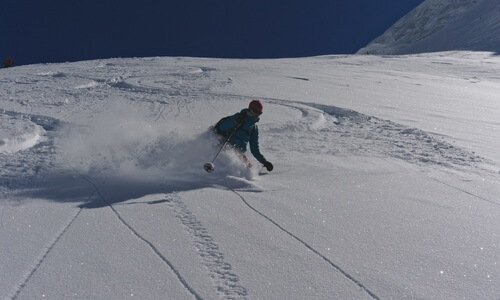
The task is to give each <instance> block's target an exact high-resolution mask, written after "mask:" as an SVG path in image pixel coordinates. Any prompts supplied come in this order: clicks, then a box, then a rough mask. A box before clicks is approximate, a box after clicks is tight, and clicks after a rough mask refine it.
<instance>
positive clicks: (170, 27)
mask: <svg viewBox="0 0 500 300" xmlns="http://www.w3.org/2000/svg"><path fill="white" fill-rule="evenodd" d="M2 2H3V3H2V12H3V13H2V16H1V18H0V36H1V37H2V38H1V40H2V41H1V43H0V59H1V60H4V59H5V58H7V57H8V56H11V57H12V58H13V59H14V63H15V64H16V65H22V64H32V63H45V62H64V61H79V60H87V59H96V58H110V57H145V56H197V57H223V58H276V57H303V56H314V55H324V54H350V53H354V52H356V51H357V50H358V49H359V48H361V47H363V46H365V45H366V44H367V43H368V42H370V41H371V40H373V39H374V38H375V37H377V36H378V35H380V34H381V33H383V32H384V31H385V30H386V29H387V28H388V27H389V26H391V25H392V24H394V22H396V21H397V20H398V19H399V18H400V17H402V16H403V15H405V14H406V13H408V12H409V11H410V10H412V9H413V8H414V7H416V6H417V5H418V4H420V3H421V2H423V0H376V1H374V0H352V1H346V0H343V1H336V0H311V1H306V0H300V1H298V0H297V1H296V0H288V1H281V0H266V1H261V0H254V1H251V0H246V1H243V0H212V1H206V0H205V1H202V0H198V1H195V0H141V1H130V0H120V1H118V0H87V1H71V0H6V1H2Z"/></svg>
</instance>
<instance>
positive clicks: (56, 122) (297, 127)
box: [0, 60, 500, 299]
mask: <svg viewBox="0 0 500 300" xmlns="http://www.w3.org/2000/svg"><path fill="white" fill-rule="evenodd" d="M146 61H147V60H138V61H137V62H135V61H133V60H131V61H127V64H124V65H118V64H114V63H112V62H106V63H102V62H99V63H98V65H96V66H95V67H93V68H91V69H90V70H85V71H86V72H87V73H84V74H87V76H84V75H80V74H79V72H81V70H79V69H78V68H75V69H74V70H72V69H71V68H70V67H68V69H67V70H65V69H64V67H62V68H61V69H62V70H61V71H57V72H44V73H38V74H35V75H34V76H33V77H20V78H16V79H15V80H14V83H16V85H14V87H13V88H12V90H10V91H8V94H6V95H4V96H5V98H6V99H10V98H12V100H8V101H12V102H14V101H18V99H19V98H20V99H22V101H20V103H21V104H22V105H21V107H17V108H16V107H14V108H11V109H12V110H9V111H6V110H3V114H4V115H6V116H10V117H13V118H25V117H26V118H27V119H29V120H30V121H31V122H33V123H34V124H36V125H38V126H41V127H42V128H43V129H44V130H45V131H46V133H45V134H46V136H45V137H44V138H45V139H44V140H41V141H40V142H39V143H38V144H36V145H35V146H33V147H31V148H29V149H24V150H22V151H19V152H17V153H14V154H10V155H5V154H0V188H2V189H3V188H5V187H7V188H20V187H23V186H25V185H27V184H29V182H30V181H31V180H32V178H33V177H35V176H37V175H39V174H43V171H45V170H47V169H49V168H51V167H53V166H54V157H55V156H56V155H57V152H58V151H59V148H58V145H57V144H56V140H57V137H55V136H56V133H57V131H58V129H60V127H62V126H63V125H64V124H63V122H66V121H67V120H72V119H73V118H75V117H76V116H78V115H83V114H84V113H90V114H92V113H94V112H95V113H96V114H97V113H99V109H100V108H101V107H103V106H105V105H106V104H107V103H108V100H109V99H110V98H115V99H120V100H123V103H124V104H123V105H124V106H129V107H132V109H134V110H137V113H138V114H139V112H140V113H144V112H145V113H146V114H147V115H148V117H149V119H150V120H153V121H154V122H163V121H165V123H166V122H167V121H168V119H169V118H179V117H180V118H186V119H189V120H188V121H189V122H193V123H195V122H198V123H195V124H200V123H203V125H207V124H205V123H207V122H208V121H209V119H207V120H201V121H200V120H195V121H193V120H192V119H193V118H195V117H196V116H199V115H197V114H195V113H193V111H195V110H206V109H209V110H210V111H211V112H214V111H215V112H217V113H220V114H226V113H227V107H225V105H227V104H229V106H231V107H236V106H237V105H238V104H240V103H245V102H246V101H248V99H249V97H248V96H242V95H230V94H217V93H215V92H213V90H214V87H221V86H222V87H223V86H225V85H228V84H230V83H231V79H230V78H227V77H217V76H212V74H211V71H213V70H215V69H212V68H209V67H200V66H194V65H193V66H183V67H169V68H167V71H165V69H162V70H161V72H159V73H158V74H151V72H152V71H150V72H149V73H146V74H142V73H144V71H141V70H134V67H135V66H134V64H136V63H137V65H139V64H142V63H144V62H146ZM213 73H215V72H213ZM289 77H290V78H293V79H297V80H300V81H308V80H309V79H307V78H305V77H297V76H289ZM44 83H46V84H44ZM47 86H50V87H52V89H46V87H47ZM68 86H72V87H73V89H69V88H68ZM26 87H30V88H29V89H27V88H26ZM0 93H1V92H0ZM34 93H37V94H40V95H44V97H46V98H47V99H50V100H45V101H46V102H45V103H44V106H49V107H50V109H54V108H57V107H61V106H64V108H65V109H64V110H61V111H62V113H61V114H60V115H59V114H58V113H57V112H54V111H52V112H51V114H50V115H51V117H49V116H44V115H42V114H40V115H35V114H33V107H34V106H35V104H36V102H35V101H36V99H31V98H30V97H31V95H33V94H34ZM11 94H12V95H16V97H13V96H11ZM256 98H259V99H263V100H264V101H265V102H266V107H267V108H274V109H275V110H277V111H281V112H282V114H283V115H287V117H288V119H286V120H285V121H281V122H270V123H265V124H263V125H259V129H260V130H261V132H263V134H262V135H261V139H262V140H263V143H262V144H263V145H265V147H266V149H265V150H266V152H267V151H269V152H271V153H273V155H274V156H275V157H280V155H283V154H285V153H286V152H300V153H303V154H310V153H311V154H321V155H325V154H326V155H333V156H341V155H344V154H345V155H359V156H376V157H381V158H387V157H393V158H397V159H400V160H402V161H405V162H408V163H411V164H417V165H424V166H439V167H449V168H457V169H460V168H463V167H467V168H469V170H470V167H473V168H475V167H479V165H480V164H481V163H487V161H486V160H485V159H483V158H481V157H478V156H476V155H475V154H474V153H472V152H470V151H468V150H466V149H463V148H460V147H457V146H455V145H453V144H451V143H450V142H447V141H446V140H445V139H444V138H442V137H437V136H435V135H432V134H429V133H427V132H424V131H422V130H420V129H417V128H412V127H408V126H404V125H401V124H397V123H394V122H392V121H388V120H383V119H380V118H377V117H373V116H369V115H364V114H361V113H358V112H356V111H353V110H349V109H343V108H340V107H335V106H328V105H321V104H314V103H310V102H307V103H306V102H301V101H291V100H284V99H277V98H265V97H256ZM6 101H7V100H6ZM211 101H212V102H214V103H216V104H217V105H220V106H217V107H219V108H220V107H223V108H224V111H221V110H218V109H217V107H214V106H212V105H213V104H212V102H211ZM332 102H333V101H332ZM234 103H236V104H234ZM35 107H36V106H35ZM50 109H49V111H50ZM14 110H18V111H23V110H24V111H25V112H24V113H22V112H17V111H14ZM289 111H294V112H298V114H297V115H298V117H297V115H292V114H290V113H289ZM0 113H1V111H0ZM45 113H46V111H45ZM47 114H48V113H47ZM89 119H90V120H91V121H92V118H90V117H89ZM91 121H89V122H91ZM266 121H267V120H266ZM68 122H69V121H68ZM208 125H209V124H208ZM125 130H127V129H125ZM167 139H168V137H167ZM296 140H300V141H301V147H297V145H296V144H295V143H290V142H289V141H296ZM271 141H272V142H271ZM141 142H143V144H140V145H138V147H137V148H138V150H139V151H138V152H137V153H140V154H144V152H147V151H149V154H151V153H150V152H152V151H153V150H156V149H149V148H148V147H150V145H154V144H155V142H158V141H149V140H141ZM174 142H175V141H174ZM132 146H134V147H135V146H137V145H132ZM140 147H143V149H141V148H140ZM134 149H136V148H134ZM140 150H142V152H140ZM98 154H99V155H100V153H98ZM119 154H120V153H119ZM126 154H129V153H126ZM133 154H135V153H133ZM146 154H148V153H146ZM124 157H125V158H128V157H127V156H124ZM63 160H65V159H64V158H63ZM65 161H66V160H65ZM66 163H67V165H68V166H69V167H70V168H71V169H73V170H74V171H75V172H76V173H78V174H79V175H80V176H81V177H82V178H83V179H84V180H85V181H87V182H88V183H89V184H90V185H92V186H93V187H94V191H93V192H92V194H91V195H90V197H89V199H90V198H92V197H93V196H94V194H97V195H98V196H99V197H100V198H101V200H102V201H103V202H104V203H105V204H106V205H107V206H108V207H109V208H110V209H111V210H112V212H113V213H114V215H115V216H116V217H117V218H118V220H119V221H120V222H121V223H122V224H123V225H124V226H126V227H127V228H128V229H129V230H130V231H131V232H132V233H133V235H134V236H136V237H137V238H138V239H139V240H140V241H141V242H143V243H145V244H146V245H147V246H149V248H150V249H151V250H152V252H153V253H154V254H155V255H156V256H158V258H159V259H161V260H162V261H163V262H164V263H165V264H166V265H167V266H168V268H169V269H170V270H171V271H172V272H173V273H174V274H175V275H176V276H177V278H178V280H179V281H180V283H181V284H182V285H183V286H184V287H185V288H186V289H187V290H188V291H189V292H190V293H191V294H192V296H193V297H194V298H196V299H202V297H201V296H200V295H199V294H198V293H197V292H196V291H195V290H194V288H193V287H191V286H190V285H189V283H188V282H187V280H186V279H185V278H184V277H183V276H182V275H181V274H180V272H179V271H178V270H177V269H176V268H175V266H174V265H173V264H172V263H171V262H170V261H169V260H168V259H167V258H166V257H165V256H164V255H163V254H162V253H161V251H160V250H161V249H158V248H156V247H155V245H154V244H153V243H151V242H150V241H148V240H147V239H146V238H144V237H143V236H142V235H141V234H140V233H139V232H138V231H137V230H136V229H134V228H133V227H132V226H131V225H130V224H129V223H127V221H126V220H125V219H124V218H123V217H122V216H121V215H120V214H119V213H118V211H117V210H116V209H115V208H114V207H113V205H112V204H111V203H110V202H109V201H107V200H106V198H104V197H103V195H102V194H101V192H100V187H99V186H97V185H96V184H95V183H93V182H92V181H91V180H90V179H89V178H91V177H90V175H89V174H86V173H84V172H81V171H79V170H77V169H75V168H73V167H72V165H71V164H70V163H69V162H68V161H66ZM71 163H73V162H71ZM20 174H21V175H22V176H20ZM24 175H26V176H24ZM188 175H189V173H188ZM421 175H422V176H426V177H429V178H431V179H432V180H435V181H437V182H440V183H442V184H444V185H447V186H449V187H451V188H454V189H456V190H459V191H461V192H464V193H466V194H468V195H471V196H474V197H476V198H478V199H481V200H484V201H487V202H490V203H492V204H496V205H500V204H499V203H496V202H494V201H491V200H488V199H486V198H483V197H480V196H477V195H474V194H473V193H471V192H468V191H466V190H464V189H461V188H458V187H455V186H452V185H450V184H448V183H446V182H444V181H441V180H439V179H436V178H432V177H430V176H427V175H425V174H421ZM187 185H188V186H189V187H188V189H189V188H197V187H198V186H196V184H193V183H191V182H189V183H188V184H187ZM226 188H227V189H229V190H230V191H231V192H232V193H234V194H236V195H237V196H238V197H239V198H240V199H241V200H242V201H243V202H244V204H245V205H246V206H248V207H249V208H250V209H251V210H252V211H254V212H255V213H256V214H258V215H260V216H261V217H263V218H264V219H266V220H267V221H269V222H270V223H272V224H273V225H274V226H276V227H277V228H279V229H280V230H281V231H283V232H284V233H286V234H287V235H289V236H290V237H291V238H293V239H294V240H296V241H297V242H299V243H300V244H302V245H303V246H304V247H306V248H307V249H308V250H310V251H311V252H312V253H314V254H316V255H317V256H318V257H320V258H321V259H322V260H324V261H325V262H326V263H328V264H329V265H330V266H331V267H332V268H334V269H335V270H337V271H338V272H340V273H341V274H342V275H344V276H345V277H346V278H347V279H349V280H350V281H351V282H352V283H353V284H355V285H356V286H357V287H358V288H360V289H362V290H363V291H365V292H366V293H367V294H369V295H370V296H371V297H372V298H374V299H379V297H378V296H377V295H376V294H375V293H373V292H372V291H371V290H370V289H369V288H368V287H366V286H365V285H364V284H363V283H362V282H360V281H359V280H358V279H356V278H355V277H354V276H352V275H351V274H349V273H348V272H347V271H345V270H344V269H343V268H342V267H341V266H338V265H337V264H335V263H334V262H333V261H331V260H330V259H328V258H327V257H326V256H325V255H323V254H321V253H320V252H319V251H318V250H316V249H314V248H313V247H312V246H311V245H309V244H308V243H306V242H305V241H304V240H302V239H300V238H299V237H298V236H297V235H295V234H293V233H292V232H290V231H288V230H287V229H286V228H284V227H283V226H281V225H280V224H279V223H277V222H275V221H274V220H272V219H271V218H269V217H268V216H266V215H265V214H263V213H262V212H260V211H258V210H257V209H255V208H254V207H253V206H251V205H250V203H249V202H248V201H247V200H246V199H245V198H244V197H243V196H242V194H241V193H239V192H237V191H236V190H235V189H232V188H231V187H230V186H229V185H228V184H226ZM165 197H166V199H167V200H169V201H168V203H169V205H170V207H171V209H172V212H173V213H174V215H175V216H176V217H177V218H178V219H179V220H180V222H181V223H182V225H183V226H184V227H185V229H186V231H187V232H188V233H189V236H190V237H191V239H192V241H193V243H194V247H195V248H196V251H197V253H198V255H199V257H200V260H201V262H202V264H203V265H204V266H205V267H206V268H207V270H208V273H209V275H210V277H211V279H212V280H213V282H214V286H215V289H216V291H217V293H218V295H219V296H220V297H221V298H222V299H246V298H247V297H248V291H247V289H246V288H245V287H243V286H242V285H241V284H240V280H239V277H238V275H237V274H235V272H234V271H233V270H232V267H231V265H230V264H229V263H227V262H226V261H225V260H224V254H223V253H222V252H221V250H220V248H219V246H218V245H217V243H216V242H215V241H214V239H213V238H212V237H211V236H210V234H209V232H208V229H207V228H206V227H205V226H204V225H203V224H201V223H200V222H199V221H198V220H197V218H196V216H195V215H194V214H193V213H192V212H191V211H190V210H189V209H188V207H187V206H186V205H185V204H184V203H183V201H182V199H181V198H180V197H179V195H177V194H175V193H174V194H165ZM0 209H1V211H0V228H2V227H3V214H4V210H5V208H4V206H2V207H0ZM82 209H83V207H81V208H80V209H79V210H78V211H77V212H76V214H75V215H73V216H72V217H71V218H70V220H69V221H68V223H66V225H65V226H63V228H62V229H61V230H60V231H59V232H58V234H57V235H56V236H55V237H54V238H53V239H52V240H51V241H49V243H48V245H47V247H46V248H45V249H43V250H42V253H41V254H40V256H39V258H38V259H37V260H36V261H35V263H34V265H33V267H32V268H31V270H30V271H29V272H27V273H26V276H25V277H24V278H23V280H22V282H21V283H20V284H19V285H18V287H17V289H16V290H15V292H14V293H13V294H12V296H11V298H12V299H15V298H17V297H19V295H20V294H21V293H22V291H23V289H24V287H25V286H26V284H27V283H28V282H29V280H30V278H31V277H32V276H33V274H34V273H35V272H36V271H37V270H38V268H39V267H40V265H41V264H42V263H43V261H44V260H45V258H46V257H47V256H48V255H50V251H51V250H52V249H53V248H54V247H55V246H56V244H57V242H58V241H59V240H60V239H61V238H62V236H63V235H64V234H65V232H66V231H67V230H68V228H69V227H70V226H71V224H72V223H73V222H74V221H75V219H76V218H77V217H78V216H79V214H80V212H81V211H82Z"/></svg>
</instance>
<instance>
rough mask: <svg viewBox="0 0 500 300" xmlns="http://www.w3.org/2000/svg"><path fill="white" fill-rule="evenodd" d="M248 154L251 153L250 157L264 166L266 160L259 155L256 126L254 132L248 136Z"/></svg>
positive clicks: (257, 129)
mask: <svg viewBox="0 0 500 300" xmlns="http://www.w3.org/2000/svg"><path fill="white" fill-rule="evenodd" d="M250 152H252V155H253V156H254V157H255V159H257V160H258V161H259V162H260V163H261V164H264V163H265V162H266V158H265V157H264V155H262V153H260V149H259V128H258V127H257V125H255V130H253V132H252V134H251V135H250Z"/></svg>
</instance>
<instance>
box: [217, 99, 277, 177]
mask: <svg viewBox="0 0 500 300" xmlns="http://www.w3.org/2000/svg"><path fill="white" fill-rule="evenodd" d="M262 108H263V107H262V103H261V102H260V101H259V100H252V101H251V102H250V104H249V105H248V108H244V109H242V110H241V111H240V112H239V113H236V114H234V115H232V116H228V117H225V118H222V119H221V120H220V121H219V122H217V124H216V125H215V126H214V132H215V133H216V134H218V135H220V136H221V137H223V138H228V137H230V138H229V140H228V144H230V145H231V146H232V147H233V148H234V149H236V150H237V151H238V152H240V154H241V157H242V159H243V161H244V162H245V163H246V165H247V166H248V167H250V166H251V163H250V161H249V160H248V158H247V157H246V156H245V154H244V153H245V152H246V150H247V144H248V143H250V152H251V153H252V155H253V156H254V157H255V158H256V159H257V160H258V161H259V162H260V163H261V164H263V165H264V167H266V169H267V170H268V171H272V170H273V168H274V166H273V164H272V163H271V162H269V161H268V160H266V158H265V157H264V155H262V153H260V149H259V128H258V127H257V124H256V123H257V122H259V120H260V118H259V117H260V115H261V114H262Z"/></svg>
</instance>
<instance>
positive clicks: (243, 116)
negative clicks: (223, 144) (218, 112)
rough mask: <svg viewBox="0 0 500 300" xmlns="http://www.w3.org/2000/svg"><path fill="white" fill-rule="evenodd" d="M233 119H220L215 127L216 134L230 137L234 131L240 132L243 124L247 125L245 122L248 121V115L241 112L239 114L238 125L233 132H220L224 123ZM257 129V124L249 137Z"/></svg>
mask: <svg viewBox="0 0 500 300" xmlns="http://www.w3.org/2000/svg"><path fill="white" fill-rule="evenodd" d="M231 117H232V116H227V117H224V118H222V119H220V120H219V122H217V123H216V124H215V126H214V132H215V133H217V134H219V135H223V136H228V135H230V134H232V133H233V132H234V131H236V130H238V129H239V128H240V127H241V126H242V125H243V124H245V121H246V119H247V114H245V113H241V112H240V113H238V116H237V117H236V120H237V121H238V124H237V125H236V127H235V128H233V129H232V130H229V131H227V132H222V131H221V130H220V125H221V124H222V122H224V121H225V120H227V119H229V118H231ZM255 127H257V124H255V125H254V127H253V128H252V131H251V132H250V133H249V135H252V134H253V133H254V131H255Z"/></svg>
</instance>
